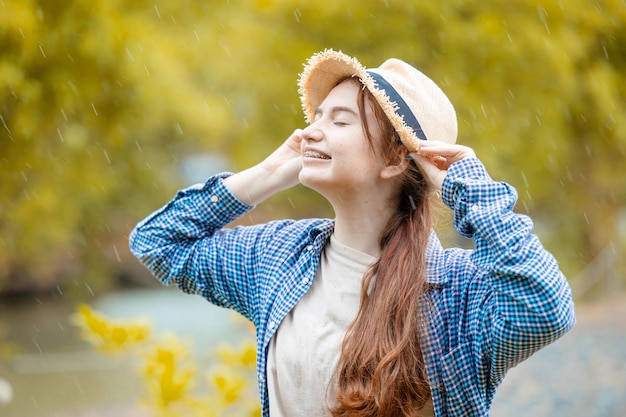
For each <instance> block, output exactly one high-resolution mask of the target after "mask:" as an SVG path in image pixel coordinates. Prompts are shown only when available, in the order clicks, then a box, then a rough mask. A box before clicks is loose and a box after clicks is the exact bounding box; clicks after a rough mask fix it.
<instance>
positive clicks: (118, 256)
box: [113, 244, 122, 263]
mask: <svg viewBox="0 0 626 417" xmlns="http://www.w3.org/2000/svg"><path fill="white" fill-rule="evenodd" d="M113 253H115V258H116V259H117V262H119V263H122V258H120V253H119V252H118V251H117V245H115V244H114V245H113Z"/></svg>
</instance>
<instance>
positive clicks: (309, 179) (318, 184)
mask: <svg viewBox="0 0 626 417" xmlns="http://www.w3.org/2000/svg"><path fill="white" fill-rule="evenodd" d="M298 180H299V181H300V184H302V185H304V186H305V187H307V188H310V189H311V190H313V191H317V192H318V193H320V194H322V195H323V192H322V190H324V189H325V188H327V187H325V184H327V183H326V182H325V181H321V180H320V178H319V175H315V174H313V173H307V172H306V171H305V170H304V169H303V170H302V171H300V175H299V176H298Z"/></svg>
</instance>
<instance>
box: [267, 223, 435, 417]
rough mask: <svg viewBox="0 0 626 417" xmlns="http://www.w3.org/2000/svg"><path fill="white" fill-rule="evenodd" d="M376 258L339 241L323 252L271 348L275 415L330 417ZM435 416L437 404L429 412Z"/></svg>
mask: <svg viewBox="0 0 626 417" xmlns="http://www.w3.org/2000/svg"><path fill="white" fill-rule="evenodd" d="M374 262H376V258H375V257H373V256H370V255H368V254H366V253H363V252H359V251H357V250H355V249H352V248H350V247H348V246H346V245H343V244H342V243H340V242H338V241H337V240H336V239H335V237H334V235H333V236H331V238H330V240H329V242H328V244H327V245H326V247H325V249H324V251H323V252H322V257H321V259H320V265H319V268H318V270H317V273H316V275H315V279H314V281H313V284H312V285H311V288H310V289H309V291H308V292H307V293H306V294H305V295H304V296H303V297H302V298H301V299H300V301H299V302H298V304H297V305H296V306H295V308H294V309H293V310H291V312H290V313H289V314H288V315H287V317H285V319H284V320H283V321H282V322H281V324H280V326H279V327H278V330H277V332H276V334H275V335H274V337H273V338H272V340H271V342H270V346H269V352H268V357H267V384H268V385H267V386H268V392H269V403H270V415H271V416H272V417H288V416H310V417H327V416H328V417H330V411H329V408H330V407H329V404H332V402H333V401H334V398H335V396H336V388H335V387H336V383H335V382H334V381H332V380H331V379H332V378H333V377H334V373H335V367H336V366H337V362H338V360H339V355H340V353H341V344H342V342H343V338H344V335H345V333H346V329H347V327H348V326H349V325H350V323H352V321H353V320H354V318H355V317H356V314H357V312H358V309H359V302H360V297H361V281H362V278H363V274H364V273H365V271H366V270H367V268H368V267H369V266H370V265H371V264H373V263H374ZM427 408H428V409H429V410H430V413H426V414H424V416H429V415H430V416H432V415H433V413H432V404H431V403H429V404H427V405H426V407H425V408H424V411H426V409H427Z"/></svg>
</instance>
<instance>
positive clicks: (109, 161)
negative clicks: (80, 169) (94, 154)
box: [103, 151, 111, 165]
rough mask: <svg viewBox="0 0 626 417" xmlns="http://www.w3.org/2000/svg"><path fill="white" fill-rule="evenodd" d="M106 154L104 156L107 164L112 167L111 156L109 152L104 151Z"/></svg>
mask: <svg viewBox="0 0 626 417" xmlns="http://www.w3.org/2000/svg"><path fill="white" fill-rule="evenodd" d="M103 152H104V156H105V158H106V159H107V162H108V163H109V165H111V160H110V159H109V154H108V153H107V151H103Z"/></svg>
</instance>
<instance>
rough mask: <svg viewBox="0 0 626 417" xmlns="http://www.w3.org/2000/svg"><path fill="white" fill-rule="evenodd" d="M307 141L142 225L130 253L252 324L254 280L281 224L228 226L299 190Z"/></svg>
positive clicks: (200, 189)
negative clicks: (285, 192) (281, 193)
mask: <svg viewBox="0 0 626 417" xmlns="http://www.w3.org/2000/svg"><path fill="white" fill-rule="evenodd" d="M299 142H300V135H299V131H296V132H294V133H293V134H292V135H291V136H290V137H289V138H288V139H287V140H286V141H285V142H284V143H283V144H282V145H281V146H280V147H279V148H278V149H277V150H276V151H274V153H272V154H271V155H270V156H268V157H267V158H266V159H265V160H264V161H262V162H261V163H259V164H258V165H256V166H254V167H252V168H249V169H247V170H245V171H242V172H240V173H237V174H234V175H230V174H224V175H218V176H215V177H212V178H210V179H209V180H208V181H207V182H206V183H204V184H198V185H196V186H192V187H189V188H187V189H184V190H181V191H179V192H178V194H177V195H176V197H175V198H174V199H173V200H172V201H170V202H169V203H167V204H166V205H165V206H164V207H162V208H161V209H159V210H157V211H156V212H154V213H152V214H151V215H150V216H148V217H147V218H146V219H144V220H143V221H141V222H140V223H139V224H138V225H137V226H136V227H135V229H134V230H133V232H132V233H131V236H130V249H131V252H132V253H133V254H134V255H135V256H136V257H137V258H138V259H139V260H140V261H141V262H142V263H143V264H145V265H146V266H147V267H148V268H149V269H150V270H151V271H152V273H153V274H154V275H155V276H156V277H157V278H159V279H160V280H161V281H162V282H163V283H164V284H166V285H177V286H178V287H179V288H180V289H182V290H183V291H185V292H189V293H196V294H201V295H202V296H204V297H205V298H207V299H208V300H209V301H211V302H213V303H214V304H217V305H220V306H224V307H230V308H233V309H235V310H237V311H239V312H240V313H242V314H244V315H245V316H247V317H248V318H250V319H251V320H252V319H253V317H252V315H253V313H252V308H251V305H252V304H253V302H252V301H251V300H252V297H253V293H254V285H255V284H254V282H251V280H250V279H249V277H250V276H252V271H253V270H254V268H255V267H256V264H255V259H257V257H258V256H259V255H258V253H255V248H263V247H264V246H265V243H267V242H265V241H266V240H267V239H271V236H272V233H274V231H273V229H272V228H273V227H277V224H276V223H274V224H272V225H262V226H256V227H238V228H235V229H223V227H224V226H225V225H226V224H228V223H230V222H232V221H233V220H235V219H236V218H238V217H239V216H241V215H242V214H244V213H245V212H246V211H248V210H250V209H251V208H252V206H253V205H255V204H257V203H259V202H261V201H262V200H264V199H265V198H267V197H269V196H271V195H272V194H274V193H275V192H278V191H280V190H284V189H286V188H289V187H291V186H293V185H295V184H297V183H298V173H299V171H300V164H301V162H300V151H299Z"/></svg>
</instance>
